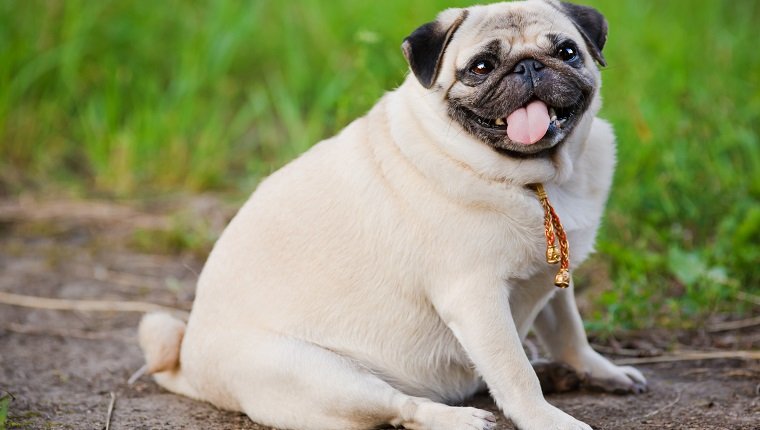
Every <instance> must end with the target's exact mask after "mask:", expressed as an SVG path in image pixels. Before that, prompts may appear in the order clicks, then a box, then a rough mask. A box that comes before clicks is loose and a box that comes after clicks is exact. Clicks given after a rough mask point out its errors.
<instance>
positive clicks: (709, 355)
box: [615, 351, 760, 365]
mask: <svg viewBox="0 0 760 430" xmlns="http://www.w3.org/2000/svg"><path fill="white" fill-rule="evenodd" d="M721 358H723V359H726V358H729V359H730V358H737V359H741V360H760V351H686V352H676V353H673V354H668V355H660V356H657V357H641V358H622V359H620V360H615V364H617V365H631V364H651V363H669V362H674V361H696V360H716V359H721Z"/></svg>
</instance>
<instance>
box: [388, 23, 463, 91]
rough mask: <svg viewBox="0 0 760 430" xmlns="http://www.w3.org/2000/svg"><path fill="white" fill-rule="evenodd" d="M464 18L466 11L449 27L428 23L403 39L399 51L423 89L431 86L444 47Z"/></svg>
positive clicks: (439, 64)
mask: <svg viewBox="0 0 760 430" xmlns="http://www.w3.org/2000/svg"><path fill="white" fill-rule="evenodd" d="M465 18H467V11H466V10H465V11H463V12H462V14H461V15H459V17H458V18H457V19H456V20H455V21H454V22H453V23H452V24H450V25H445V24H442V23H441V22H439V21H433V22H428V23H427V24H424V25H422V26H421V27H420V28H418V29H416V30H414V32H412V34H410V35H409V36H408V37H407V38H406V39H404V43H402V44H401V50H402V51H403V52H404V57H406V61H407V63H409V67H411V68H412V72H413V73H414V76H416V77H417V80H418V81H420V83H421V84H422V86H423V87H425V88H430V87H432V86H433V82H435V79H436V78H437V77H438V71H439V70H440V68H441V58H443V53H444V52H445V51H446V46H448V44H449V42H450V41H451V37H452V36H453V35H454V32H455V31H456V30H457V28H459V26H460V25H461V24H462V21H464V19H465Z"/></svg>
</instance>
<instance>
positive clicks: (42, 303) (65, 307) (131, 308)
mask: <svg viewBox="0 0 760 430" xmlns="http://www.w3.org/2000/svg"><path fill="white" fill-rule="evenodd" d="M0 304H4V305H13V306H23V307H27V308H35V309H52V310H59V311H89V312H93V311H95V312H140V313H147V312H168V313H171V314H175V315H176V314H179V315H187V311H184V310H181V309H176V308H170V307H166V306H161V305H157V304H154V303H147V302H127V301H115V300H69V299H53V298H48V297H37V296H26V295H22V294H13V293H6V292H4V291H0Z"/></svg>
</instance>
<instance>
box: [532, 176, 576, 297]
mask: <svg viewBox="0 0 760 430" xmlns="http://www.w3.org/2000/svg"><path fill="white" fill-rule="evenodd" d="M528 187H529V188H530V189H532V190H533V192H534V193H536V197H538V201H539V202H541V207H542V208H543V209H544V236H546V262H547V263H549V264H557V263H559V272H557V275H556V276H555V277H554V285H556V286H558V287H559V288H567V287H569V286H570V246H569V245H568V243H567V235H566V234H565V229H564V228H563V227H562V223H561V222H559V216H557V212H555V211H554V208H553V207H552V205H551V203H549V196H547V195H546V191H545V190H544V186H543V185H542V184H531V185H529V186H528ZM558 245H559V246H558Z"/></svg>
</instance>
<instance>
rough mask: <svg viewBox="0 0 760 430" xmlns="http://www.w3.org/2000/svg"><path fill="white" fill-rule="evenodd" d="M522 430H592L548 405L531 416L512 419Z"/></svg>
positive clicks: (533, 412)
mask: <svg viewBox="0 0 760 430" xmlns="http://www.w3.org/2000/svg"><path fill="white" fill-rule="evenodd" d="M512 420H513V421H514V422H515V424H516V425H517V428H519V429H520V430H592V428H591V426H589V425H588V424H586V423H584V422H583V421H579V420H577V419H575V418H573V417H572V416H570V415H568V414H566V413H564V412H562V411H561V410H559V409H557V408H556V407H554V406H552V405H550V404H548V403H547V404H546V405H545V407H542V408H541V409H539V410H534V411H532V413H531V414H530V415H529V416H523V417H522V418H521V419H520V418H517V417H515V418H513V419H512Z"/></svg>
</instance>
